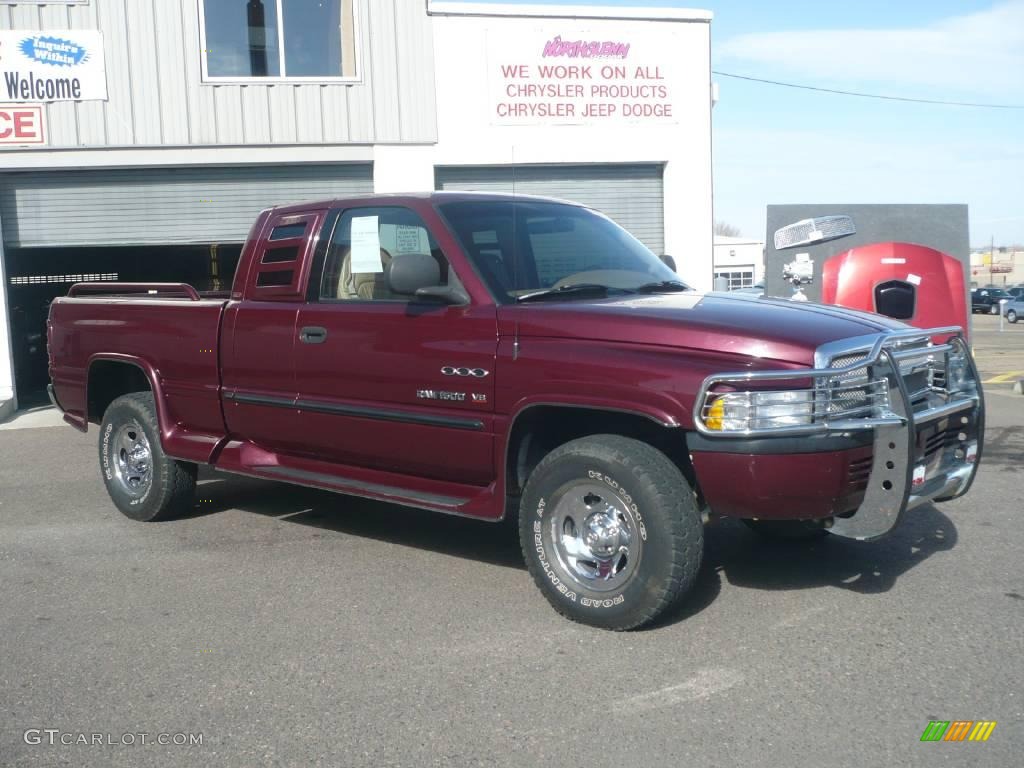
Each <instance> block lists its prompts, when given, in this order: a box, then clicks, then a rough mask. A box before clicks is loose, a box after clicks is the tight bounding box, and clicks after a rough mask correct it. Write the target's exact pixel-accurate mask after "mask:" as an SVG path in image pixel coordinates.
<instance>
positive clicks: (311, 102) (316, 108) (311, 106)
mask: <svg viewBox="0 0 1024 768" xmlns="http://www.w3.org/2000/svg"><path fill="white" fill-rule="evenodd" d="M321 90H322V89H321V88H317V89H312V88H296V89H295V121H296V126H295V139H296V140H297V141H298V142H299V143H300V144H319V143H320V142H322V141H323V140H324V121H323V107H322V106H321V104H320V92H321ZM314 116H316V117H314Z"/></svg>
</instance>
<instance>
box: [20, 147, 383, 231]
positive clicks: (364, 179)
mask: <svg viewBox="0 0 1024 768" xmlns="http://www.w3.org/2000/svg"><path fill="white" fill-rule="evenodd" d="M371 192H373V167H372V166H371V165H351V164H350V165H314V166H309V165H290V166H269V167H247V168H149V169H131V170H104V171H51V172H31V173H8V174H0V217H2V218H0V221H2V222H3V236H4V242H5V243H6V244H8V245H9V246H12V247H20V248H32V247H39V246H74V245H82V246H87V245H107V246H111V245H171V244H184V243H216V242H219V243H230V242H241V241H243V240H245V236H246V234H247V233H248V231H249V227H250V226H252V222H253V220H254V219H255V218H256V214H257V213H259V212H260V211H261V210H263V209H264V208H269V207H271V206H274V205H283V204H285V203H294V202H301V201H303V200H318V199H324V198H330V197H346V196H349V195H363V194H369V193H371Z"/></svg>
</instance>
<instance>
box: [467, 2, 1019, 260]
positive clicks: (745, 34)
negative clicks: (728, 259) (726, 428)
mask: <svg viewBox="0 0 1024 768" xmlns="http://www.w3.org/2000/svg"><path fill="white" fill-rule="evenodd" d="M480 1H481V0H477V2H480ZM483 1H484V2H487V1H491V0H483ZM493 1H496V2H501V3H503V4H515V3H514V0H512V1H511V2H510V0H493ZM530 2H531V3H532V4H547V5H593V4H595V3H587V2H577V1H576V0H557V2H556V0H530ZM598 3H599V4H602V5H619V6H637V7H640V6H642V7H655V6H657V7H690V8H692V7H699V8H704V9H708V10H711V11H713V12H714V14H715V18H714V21H713V22H712V26H711V35H712V42H711V49H712V67H713V69H716V70H720V71H724V72H732V73H736V74H742V75H749V76H753V77H759V78H764V79H769V80H782V81H786V82H793V83H799V84H804V85H810V86H815V87H821V88H834V89H840V90H852V91H863V92H869V93H877V94H884V95H888V96H908V97H913V98H924V99H938V100H949V101H967V102H983V103H998V104H1012V105H1021V106H1022V107H1024V0H1001V1H999V2H980V1H976V0H956V1H955V2H954V1H953V0H904V1H903V2H893V0H888V1H887V2H883V1H882V0H846V2H834V1H832V2H827V1H826V2H820V1H819V2H795V1H792V0H773V1H772V2H764V1H763V0H728V1H723V2H712V1H708V2H704V3H696V2H682V1H674V0H641V1H640V2H637V1H636V0H598ZM713 77H714V80H715V82H717V83H718V85H719V102H718V104H717V105H716V106H715V109H714V113H713V121H714V183H715V218H716V219H718V220H720V221H725V222H728V223H730V224H733V225H735V226H737V227H739V229H740V230H741V232H742V234H744V235H747V236H752V237H763V236H764V230H765V210H764V209H765V205H766V204H768V203H967V204H968V205H969V210H970V226H971V232H970V237H971V243H972V245H975V246H982V245H986V244H987V243H988V242H989V241H990V239H992V238H994V239H995V241H996V245H997V246H998V245H1000V244H1002V245H1011V244H1015V243H1016V244H1024V108H1022V109H980V108H971V107H954V106H939V105H928V104H908V103H902V102H889V101H881V100H875V99H864V98H855V97H848V96H839V95H832V94H823V93H815V92H811V91H805V90H794V89H790V88H782V87H778V86H773V85H765V84H759V83H751V82H744V81H740V80H734V79H731V78H725V77H721V76H717V75H716V76H713Z"/></svg>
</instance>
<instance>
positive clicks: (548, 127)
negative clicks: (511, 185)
mask: <svg viewBox="0 0 1024 768" xmlns="http://www.w3.org/2000/svg"><path fill="white" fill-rule="evenodd" d="M431 9H432V12H434V13H435V15H434V18H433V29H434V50H435V68H436V78H437V107H438V143H437V145H436V147H435V148H434V151H433V162H434V164H435V165H505V164H513V163H514V164H533V163H546V164H588V163H599V164H607V163H658V164H663V165H664V190H665V203H664V204H665V250H666V252H667V253H669V254H671V255H673V256H674V257H675V258H676V262H677V264H678V268H679V273H680V276H681V277H682V278H683V279H684V280H686V281H687V282H689V283H690V284H691V285H694V286H695V287H697V288H700V289H706V290H710V288H711V287H712V285H711V284H712V210H711V197H712V196H711V72H710V23H709V22H710V18H711V16H710V14H709V13H706V12H703V11H689V10H686V11H684V10H678V9H645V10H642V11H637V10H634V9H613V8H610V7H608V8H603V9H595V8H591V7H563V8H557V7H547V6H536V7H520V6H514V7H509V10H508V11H507V13H513V12H514V13H516V14H535V15H533V16H527V17H525V18H524V17H511V16H502V15H485V14H495V13H496V11H495V10H494V9H495V6H487V5H475V6H473V7H472V9H469V10H470V12H472V13H473V14H474V15H472V16H466V15H462V14H463V13H465V12H466V10H465V6H462V7H461V8H460V7H458V6H455V5H453V4H450V3H433V4H432V5H431ZM497 13H500V12H497ZM598 14H603V16H600V17H598ZM609 16H616V18H609ZM555 36H561V37H562V38H563V39H565V40H574V39H577V38H582V39H589V40H602V41H624V42H628V43H629V45H630V46H631V47H630V54H629V57H628V58H626V59H624V60H622V61H621V62H619V61H615V62H614V63H621V64H623V65H625V66H632V65H633V64H634V62H639V61H643V62H644V63H645V64H652V63H654V64H658V63H660V67H661V73H662V74H663V75H664V76H665V77H666V80H665V81H664V82H665V83H666V84H667V86H668V88H669V93H670V96H669V100H670V101H671V103H672V107H673V111H674V112H673V118H672V119H671V120H587V119H585V118H584V119H580V120H578V121H577V122H576V124H570V123H565V122H558V121H552V120H546V119H534V120H525V121H521V122H518V123H517V124H514V125H509V124H502V123H501V120H500V118H497V117H496V115H495V109H494V98H495V93H496V90H495V88H494V83H493V82H492V81H493V79H494V78H495V72H496V71H497V72H498V73H499V74H500V69H498V70H496V66H497V64H498V61H497V60H496V56H499V55H501V56H504V57H505V58H509V57H510V56H511V55H512V54H514V52H515V51H516V49H517V43H518V42H521V43H522V46H521V53H522V58H523V60H524V61H531V62H534V61H535V60H537V59H538V58H539V57H540V50H539V49H538V48H537V46H538V41H541V45H542V44H543V41H544V40H549V39H552V38H554V37H555ZM496 50H497V51H500V52H501V53H500V54H498V53H496ZM550 61H551V63H553V64H566V65H573V64H574V65H581V64H587V63H591V64H594V63H595V62H596V63H609V62H611V61H612V60H608V61H607V62H601V60H599V59H598V60H588V59H580V58H567V57H559V58H552V59H551V60H550ZM509 63H515V60H514V59H512V60H510V62H509ZM669 78H670V79H669Z"/></svg>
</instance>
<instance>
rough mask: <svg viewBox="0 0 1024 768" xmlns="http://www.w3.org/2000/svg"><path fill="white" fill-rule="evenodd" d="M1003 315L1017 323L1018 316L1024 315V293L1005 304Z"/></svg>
mask: <svg viewBox="0 0 1024 768" xmlns="http://www.w3.org/2000/svg"><path fill="white" fill-rule="evenodd" d="M1003 316H1004V317H1005V318H1006V321H1007V322H1009V323H1016V322H1017V319H1018V318H1021V317H1024V294H1022V295H1020V296H1015V297H1014V298H1012V299H1011V300H1010V301H1008V302H1006V303H1005V304H1003Z"/></svg>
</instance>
